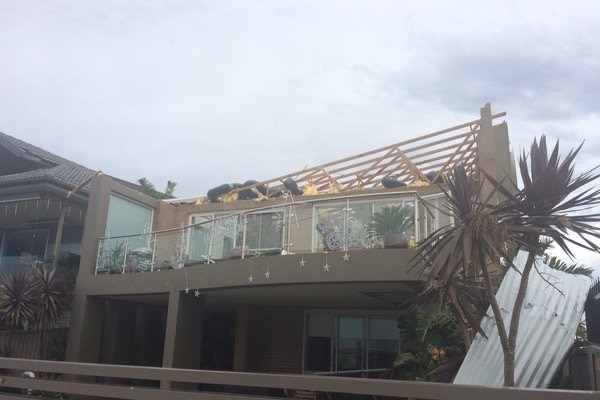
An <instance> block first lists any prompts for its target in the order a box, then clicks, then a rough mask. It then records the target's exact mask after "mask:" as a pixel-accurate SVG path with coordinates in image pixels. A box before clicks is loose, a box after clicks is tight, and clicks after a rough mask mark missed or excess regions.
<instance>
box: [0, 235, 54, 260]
mask: <svg viewBox="0 0 600 400" xmlns="http://www.w3.org/2000/svg"><path fill="white" fill-rule="evenodd" d="M47 247H48V230H47V229H20V230H14V231H7V232H6V237H5V240H4V254H2V256H3V257H2V258H3V261H2V264H3V266H4V267H7V268H13V267H15V266H17V265H27V266H32V265H34V264H35V263H37V262H43V261H44V260H45V258H46V249H47Z"/></svg>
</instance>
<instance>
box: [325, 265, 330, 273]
mask: <svg viewBox="0 0 600 400" xmlns="http://www.w3.org/2000/svg"><path fill="white" fill-rule="evenodd" d="M330 268H331V266H329V264H325V266H324V267H323V271H325V272H329V269H330Z"/></svg>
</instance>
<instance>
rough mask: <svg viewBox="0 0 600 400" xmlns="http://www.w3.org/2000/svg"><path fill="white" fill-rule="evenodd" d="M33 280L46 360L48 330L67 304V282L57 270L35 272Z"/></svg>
mask: <svg viewBox="0 0 600 400" xmlns="http://www.w3.org/2000/svg"><path fill="white" fill-rule="evenodd" d="M32 280H33V287H34V291H35V298H36V303H37V304H36V305H37V314H38V317H39V323H40V326H41V328H42V345H41V346H40V357H41V358H42V359H45V358H46V355H47V351H48V346H47V342H48V328H49V327H50V325H51V324H53V323H55V322H56V321H58V318H59V317H60V315H61V313H62V311H63V310H64V308H65V306H66V304H67V298H68V294H67V290H66V286H65V282H64V280H63V278H62V277H61V276H60V275H59V274H58V272H57V270H56V268H52V269H50V270H48V269H45V268H41V269H38V270H35V271H34V273H33V277H32Z"/></svg>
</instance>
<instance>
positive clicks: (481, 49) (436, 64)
mask: <svg viewBox="0 0 600 400" xmlns="http://www.w3.org/2000/svg"><path fill="white" fill-rule="evenodd" d="M573 46H575V44H573ZM439 50H440V51H438V52H435V53H434V55H433V56H430V57H429V58H428V59H427V58H426V59H421V60H419V62H420V63H422V64H423V65H422V66H421V67H419V66H415V68H411V70H409V71H399V72H397V73H396V74H394V75H393V76H391V77H390V78H389V80H388V82H387V83H386V85H385V88H386V90H388V91H389V92H390V93H392V95H393V96H395V97H399V98H402V97H408V98H418V99H421V100H422V101H423V102H424V103H435V104H439V105H441V106H444V107H448V108H450V109H454V110H456V111H461V112H465V111H469V110H472V109H473V108H474V107H476V106H477V105H480V104H483V103H485V102H486V101H492V103H496V104H501V105H503V107H502V108H505V109H511V110H519V112H521V113H522V114H523V116H524V117H527V118H551V119H557V118H565V117H572V116H574V115H579V114H586V113H597V112H599V111H600V108H599V107H600V80H598V79H597V71H598V70H600V59H599V58H598V57H588V58H581V57H579V56H577V57H576V55H575V54H574V53H575V52H576V51H585V52H591V50H590V49H584V50H581V49H575V48H574V49H573V51H572V52H571V53H567V54H558V55H554V54H552V55H548V54H546V52H545V51H544V49H543V48H538V49H537V50H536V49H535V48H531V49H527V48H523V47H522V46H521V47H515V48H512V49H511V48H510V47H508V48H506V49H504V50H503V49H502V48H500V49H496V48H494V47H493V46H491V45H489V44H487V45H483V44H482V45H479V46H477V47H476V48H466V47H465V46H461V45H457V44H450V45H448V46H447V47H446V48H443V49H439ZM598 50H600V46H598Z"/></svg>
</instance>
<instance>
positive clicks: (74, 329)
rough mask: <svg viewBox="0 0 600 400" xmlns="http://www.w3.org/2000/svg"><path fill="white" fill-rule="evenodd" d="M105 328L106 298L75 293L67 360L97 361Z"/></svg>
mask: <svg viewBox="0 0 600 400" xmlns="http://www.w3.org/2000/svg"><path fill="white" fill-rule="evenodd" d="M103 329H104V300H102V299H98V298H94V297H91V296H85V295H75V297H74V298H73V308H72V309H71V323H70V328H69V340H68V342H67V354H66V359H67V361H77V362H89V363H97V362H98V360H99V357H100V345H101V341H102V330H103Z"/></svg>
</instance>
